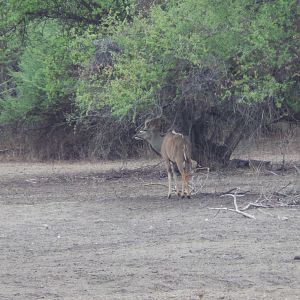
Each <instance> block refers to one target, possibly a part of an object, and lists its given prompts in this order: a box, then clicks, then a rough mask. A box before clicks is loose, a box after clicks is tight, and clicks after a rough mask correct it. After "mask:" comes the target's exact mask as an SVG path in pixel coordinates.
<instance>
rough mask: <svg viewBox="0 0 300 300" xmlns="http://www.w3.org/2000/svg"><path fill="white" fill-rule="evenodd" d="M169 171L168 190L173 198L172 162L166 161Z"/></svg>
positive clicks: (169, 196)
mask: <svg viewBox="0 0 300 300" xmlns="http://www.w3.org/2000/svg"><path fill="white" fill-rule="evenodd" d="M166 167H167V172H168V183H169V191H168V198H171V193H172V167H171V162H170V161H167V162H166Z"/></svg>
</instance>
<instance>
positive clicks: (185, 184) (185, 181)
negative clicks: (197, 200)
mask: <svg viewBox="0 0 300 300" xmlns="http://www.w3.org/2000/svg"><path fill="white" fill-rule="evenodd" d="M177 165H178V169H179V172H180V174H181V180H182V191H181V198H184V197H185V195H186V196H187V197H188V198H190V197H191V194H190V187H189V172H188V171H187V170H186V167H184V166H183V165H180V164H177Z"/></svg>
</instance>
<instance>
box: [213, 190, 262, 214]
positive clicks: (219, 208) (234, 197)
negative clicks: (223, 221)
mask: <svg viewBox="0 0 300 300" xmlns="http://www.w3.org/2000/svg"><path fill="white" fill-rule="evenodd" d="M233 190H235V192H234V194H223V195H221V196H220V197H224V196H231V197H233V204H234V207H235V208H234V209H232V208H228V207H209V209H217V210H229V211H232V212H236V213H238V214H241V215H243V216H244V217H247V218H250V219H256V218H255V217H254V216H253V215H250V214H248V213H246V212H243V211H241V210H240V209H239V207H238V205H237V197H243V196H244V195H245V194H238V191H239V188H236V189H233ZM233 190H231V191H233Z"/></svg>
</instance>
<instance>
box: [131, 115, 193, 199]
mask: <svg viewBox="0 0 300 300" xmlns="http://www.w3.org/2000/svg"><path fill="white" fill-rule="evenodd" d="M160 129H161V116H159V117H155V118H152V119H147V120H146V121H145V125H144V128H143V129H142V130H140V131H139V132H138V133H137V134H136V135H135V137H134V138H135V139H137V140H145V141H147V142H148V143H149V144H150V146H151V148H152V149H153V150H154V151H155V152H156V153H157V154H160V155H161V156H162V158H163V159H164V160H165V164H166V168H167V171H168V181H169V191H168V198H170V197H171V181H172V177H173V178H174V182H175V188H176V194H177V195H178V196H180V195H181V197H182V198H184V197H185V195H186V196H187V197H188V198H190V197H191V194H190V189H189V172H190V169H191V154H192V146H191V142H190V140H189V138H188V137H187V136H184V135H182V134H180V133H177V132H175V131H172V132H168V133H166V134H165V135H162V133H161V131H160ZM175 165H177V168H178V170H179V172H180V174H181V178H182V190H181V192H180V190H179V188H178V185H177V175H176V172H175V167H176V166H175Z"/></svg>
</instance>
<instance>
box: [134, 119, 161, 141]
mask: <svg viewBox="0 0 300 300" xmlns="http://www.w3.org/2000/svg"><path fill="white" fill-rule="evenodd" d="M160 125H161V116H158V117H155V118H152V119H147V120H146V121H145V124H144V127H143V128H142V129H141V130H140V131H138V132H137V134H136V135H135V136H134V138H135V139H136V140H144V141H147V142H150V141H151V140H152V139H153V138H154V137H156V136H158V135H160Z"/></svg>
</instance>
